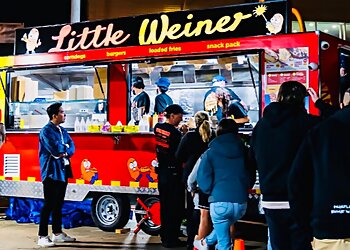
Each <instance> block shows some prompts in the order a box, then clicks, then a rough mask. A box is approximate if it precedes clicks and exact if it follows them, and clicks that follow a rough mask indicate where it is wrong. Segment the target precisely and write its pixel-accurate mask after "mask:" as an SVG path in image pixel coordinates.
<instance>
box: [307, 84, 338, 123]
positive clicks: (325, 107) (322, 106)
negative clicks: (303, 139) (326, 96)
mask: <svg viewBox="0 0 350 250" xmlns="http://www.w3.org/2000/svg"><path fill="white" fill-rule="evenodd" d="M307 92H308V93H309V95H310V98H311V101H312V102H313V103H314V104H315V107H316V108H317V109H318V110H320V113H321V116H322V118H327V117H329V116H331V115H332V114H334V113H335V112H336V111H337V108H335V107H333V106H332V105H330V104H328V103H325V102H324V101H323V100H322V99H321V98H320V97H319V96H318V94H317V93H316V91H315V90H314V89H313V88H308V89H307Z"/></svg>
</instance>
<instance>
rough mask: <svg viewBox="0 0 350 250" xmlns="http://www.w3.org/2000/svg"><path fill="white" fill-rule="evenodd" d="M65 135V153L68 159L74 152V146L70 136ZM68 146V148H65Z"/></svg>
mask: <svg viewBox="0 0 350 250" xmlns="http://www.w3.org/2000/svg"><path fill="white" fill-rule="evenodd" d="M65 133H66V137H67V142H66V153H67V154H68V156H67V157H68V158H70V157H72V156H73V154H74V152H75V145H74V142H73V140H72V138H71V137H70V135H69V134H68V133H67V131H66V132H65ZM67 145H68V146H67Z"/></svg>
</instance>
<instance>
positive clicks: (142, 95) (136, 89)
mask: <svg viewBox="0 0 350 250" xmlns="http://www.w3.org/2000/svg"><path fill="white" fill-rule="evenodd" d="M144 89H145V84H144V83H143V79H142V78H141V77H140V76H136V77H133V78H132V93H133V94H134V95H135V98H134V100H133V102H132V105H131V106H132V108H133V109H134V108H136V109H141V113H140V114H141V115H145V114H148V113H149V107H150V104H151V102H150V99H149V96H148V94H147V93H146V91H144Z"/></svg>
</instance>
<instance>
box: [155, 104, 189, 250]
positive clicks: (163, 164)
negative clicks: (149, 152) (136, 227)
mask: <svg viewBox="0 0 350 250" xmlns="http://www.w3.org/2000/svg"><path fill="white" fill-rule="evenodd" d="M164 114H165V117H166V121H165V123H157V124H156V125H155V127H154V133H155V136H156V154H157V159H158V168H156V173H157V174H158V190H159V198H160V218H161V222H162V224H161V232H160V237H161V240H162V245H163V247H167V248H173V247H181V246H186V242H185V241H181V240H179V238H178V236H179V232H180V226H181V221H182V216H183V213H184V208H185V204H184V201H185V197H184V195H185V193H184V185H183V183H182V180H181V178H182V168H181V166H180V164H179V162H178V161H177V160H176V157H175V152H176V150H177V148H178V146H179V143H180V140H181V132H180V131H179V130H178V129H177V127H178V125H179V124H180V122H181V121H182V116H183V114H186V112H185V111H184V110H183V109H182V108H181V106H180V105H177V104H171V105H169V106H168V107H166V108H165V110H164Z"/></svg>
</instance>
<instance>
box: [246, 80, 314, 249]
mask: <svg viewBox="0 0 350 250" xmlns="http://www.w3.org/2000/svg"><path fill="white" fill-rule="evenodd" d="M306 94H307V91H306V88H305V87H304V85H302V84H301V83H299V82H295V81H289V82H284V83H283V84H282V85H281V87H280V90H279V93H278V99H277V102H273V103H271V104H269V105H268V106H267V107H266V108H265V110H264V115H263V118H262V119H260V120H259V122H258V123H257V125H256V127H255V128H254V130H253V135H252V140H251V156H252V160H253V163H254V164H255V165H256V166H257V169H258V172H259V182H260V189H261V193H262V195H263V198H262V206H263V208H264V211H265V217H266V221H267V224H268V227H269V230H270V240H271V244H272V248H273V249H274V250H288V249H311V244H310V243H311V241H312V236H311V232H310V231H308V230H307V229H304V228H300V227H298V226H297V225H296V224H295V223H294V221H293V219H292V217H291V214H290V209H289V202H288V201H289V197H288V190H287V179H288V175H289V172H290V168H291V165H292V162H293V159H294V157H295V155H296V152H297V150H298V148H299V146H300V144H301V142H302V139H303V138H304V136H305V134H306V132H307V131H308V130H309V129H310V128H311V127H313V126H314V125H315V124H316V123H317V122H318V121H319V118H318V117H316V116H311V115H309V114H307V112H306V109H305V103H304V98H305V96H306Z"/></svg>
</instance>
